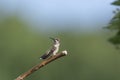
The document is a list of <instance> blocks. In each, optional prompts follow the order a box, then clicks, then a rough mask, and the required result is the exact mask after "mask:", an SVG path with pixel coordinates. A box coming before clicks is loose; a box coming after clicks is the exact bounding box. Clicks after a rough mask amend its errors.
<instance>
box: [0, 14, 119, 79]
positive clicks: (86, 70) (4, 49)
mask: <svg viewBox="0 0 120 80" xmlns="http://www.w3.org/2000/svg"><path fill="white" fill-rule="evenodd" d="M49 35H51V34H49ZM56 36H57V37H59V38H60V39H61V46H60V50H64V49H66V50H67V51H68V56H66V57H64V58H61V59H59V60H56V61H54V62H52V63H50V64H49V65H47V66H45V67H44V68H42V69H40V70H39V71H37V72H35V73H34V74H32V75H30V76H29V77H28V78H27V79H26V80H120V76H119V73H120V54H117V51H116V50H115V49H114V47H113V46H112V45H110V44H109V43H108V42H107V41H106V39H107V37H108V36H107V35H104V34H98V33H95V34H81V35H79V34H77V35H75V34H72V33H70V32H61V33H60V34H59V35H56ZM51 44H52V43H51V40H49V39H48V37H47V35H44V34H42V33H41V32H39V33H36V32H35V31H34V30H32V29H30V27H28V25H27V24H25V23H24V22H22V21H21V20H20V19H19V18H17V17H13V16H12V17H8V18H6V19H4V20H3V21H1V22H0V63H1V66H0V80H13V79H15V78H16V77H17V76H19V75H20V74H21V73H23V72H25V71H27V70H28V69H30V68H31V67H32V66H34V65H36V64H38V63H39V62H40V61H41V60H40V59H39V56H41V55H42V54H43V53H44V52H45V51H46V50H47V49H48V48H49V47H50V45H51Z"/></svg>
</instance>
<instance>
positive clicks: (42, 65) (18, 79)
mask: <svg viewBox="0 0 120 80" xmlns="http://www.w3.org/2000/svg"><path fill="white" fill-rule="evenodd" d="M66 55H67V51H66V50H64V51H62V52H61V53H58V54H56V55H55V56H52V57H50V58H49V59H46V60H44V61H42V62H41V63H39V64H37V65H36V66H34V67H33V68H31V69H29V70H28V71H27V72H25V73H23V74H21V75H20V76H18V77H17V78H16V79H15V80H24V79H25V78H26V77H27V76H29V75H30V74H32V73H34V72H35V71H37V70H39V69H40V68H42V67H44V66H45V65H47V64H48V63H50V62H52V61H54V60H56V59H58V58H60V57H63V56H66Z"/></svg>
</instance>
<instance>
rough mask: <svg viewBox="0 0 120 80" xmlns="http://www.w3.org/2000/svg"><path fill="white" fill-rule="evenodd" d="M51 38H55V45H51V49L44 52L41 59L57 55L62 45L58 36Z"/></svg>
mask: <svg viewBox="0 0 120 80" xmlns="http://www.w3.org/2000/svg"><path fill="white" fill-rule="evenodd" d="M50 39H52V40H53V46H52V47H51V49H50V50H48V51H47V52H46V53H45V54H43V55H42V56H41V57H40V59H47V58H48V57H50V56H53V55H56V53H57V52H58V51H59V46H60V40H59V39H58V38H52V37H50Z"/></svg>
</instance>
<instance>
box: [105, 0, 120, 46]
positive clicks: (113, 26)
mask: <svg viewBox="0 0 120 80" xmlns="http://www.w3.org/2000/svg"><path fill="white" fill-rule="evenodd" d="M112 5H115V6H120V0H116V1H114V2H113V3H112ZM113 13H114V14H115V15H114V16H113V18H112V19H111V21H110V23H109V25H108V27H107V28H108V29H110V30H116V34H115V36H113V37H112V38H110V39H109V41H110V42H111V43H113V44H114V45H116V46H117V47H118V48H119V45H120V10H119V8H117V9H116V10H115V11H113Z"/></svg>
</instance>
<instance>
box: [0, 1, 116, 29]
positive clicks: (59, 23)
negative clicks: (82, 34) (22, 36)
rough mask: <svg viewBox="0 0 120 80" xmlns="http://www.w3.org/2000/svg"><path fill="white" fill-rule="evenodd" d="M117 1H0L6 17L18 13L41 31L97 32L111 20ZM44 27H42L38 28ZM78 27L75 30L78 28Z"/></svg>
mask: <svg viewBox="0 0 120 80" xmlns="http://www.w3.org/2000/svg"><path fill="white" fill-rule="evenodd" d="M113 1H114V0H0V9H4V11H5V12H6V14H10V13H11V14H12V13H17V14H18V15H20V16H21V18H22V19H24V20H27V22H29V23H32V24H37V25H38V26H37V27H39V28H40V29H42V30H50V29H56V30H57V29H58V30H59V29H60V30H62V29H71V30H72V29H73V30H79V29H84V30H87V29H96V28H102V27H103V26H105V25H107V24H108V22H109V21H110V19H111V18H112V16H113V15H114V14H113V10H115V9H116V7H115V6H113V5H111V4H110V3H111V2H113ZM39 25H42V26H39ZM75 25H76V26H75Z"/></svg>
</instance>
